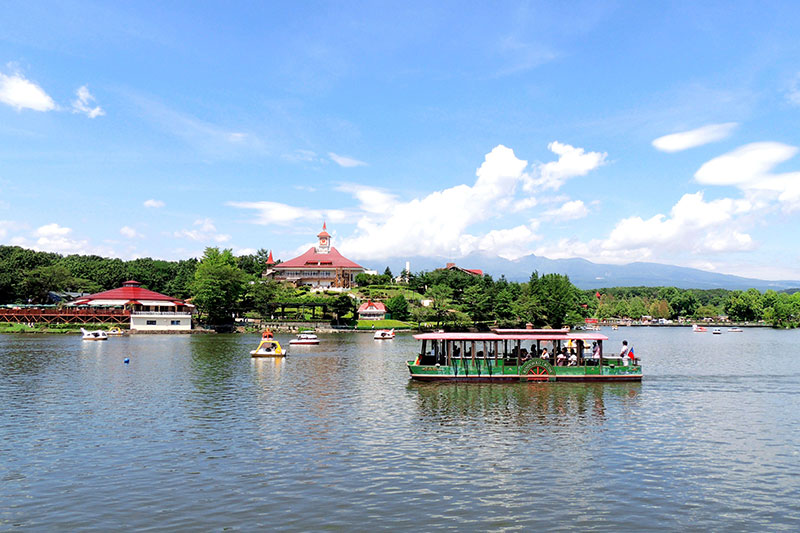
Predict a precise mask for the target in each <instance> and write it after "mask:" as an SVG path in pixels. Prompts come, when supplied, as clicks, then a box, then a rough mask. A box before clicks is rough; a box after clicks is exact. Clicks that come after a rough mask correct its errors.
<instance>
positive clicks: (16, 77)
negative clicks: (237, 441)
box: [0, 73, 56, 111]
mask: <svg viewBox="0 0 800 533" xmlns="http://www.w3.org/2000/svg"><path fill="white" fill-rule="evenodd" d="M0 102H2V103H4V104H6V105H10V106H11V107H13V108H15V109H16V110H17V111H21V110H23V109H32V110H34V111H52V110H53V109H55V108H56V103H55V102H54V101H53V99H52V98H50V96H49V95H48V94H47V93H46V92H45V91H44V89H42V88H41V87H39V86H38V85H37V84H35V83H34V82H32V81H30V80H28V79H26V78H25V77H24V76H23V75H22V74H12V75H10V76H6V75H5V74H2V73H0Z"/></svg>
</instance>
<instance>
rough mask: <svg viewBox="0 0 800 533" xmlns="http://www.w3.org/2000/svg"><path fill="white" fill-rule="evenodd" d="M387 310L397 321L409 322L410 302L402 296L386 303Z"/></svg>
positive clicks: (399, 295) (390, 299)
mask: <svg viewBox="0 0 800 533" xmlns="http://www.w3.org/2000/svg"><path fill="white" fill-rule="evenodd" d="M386 310H387V311H389V312H390V313H391V314H392V318H394V319H395V320H408V316H409V310H408V300H406V298H405V296H403V295H402V294H398V295H397V296H395V297H393V298H389V300H388V301H387V302H386Z"/></svg>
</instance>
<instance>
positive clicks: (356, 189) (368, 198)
mask: <svg viewBox="0 0 800 533" xmlns="http://www.w3.org/2000/svg"><path fill="white" fill-rule="evenodd" d="M336 190H337V191H341V192H346V193H350V194H353V195H354V196H355V197H356V198H357V199H358V201H359V202H360V204H359V207H360V208H361V209H362V210H363V211H366V212H367V213H385V212H387V211H388V210H390V209H391V208H392V207H393V206H394V204H395V203H396V200H397V197H396V196H395V195H393V194H391V193H388V192H386V191H382V190H380V189H376V188H374V187H366V186H363V185H354V184H348V183H345V184H343V185H340V186H338V187H336Z"/></svg>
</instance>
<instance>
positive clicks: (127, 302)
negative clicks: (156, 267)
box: [70, 280, 194, 331]
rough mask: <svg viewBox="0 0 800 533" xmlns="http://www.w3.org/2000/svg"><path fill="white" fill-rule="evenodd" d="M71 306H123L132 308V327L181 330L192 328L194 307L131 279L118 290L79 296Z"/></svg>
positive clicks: (152, 329) (138, 328)
mask: <svg viewBox="0 0 800 533" xmlns="http://www.w3.org/2000/svg"><path fill="white" fill-rule="evenodd" d="M70 305H72V306H89V307H91V308H101V307H103V308H114V307H117V308H123V309H128V310H129V311H130V317H131V321H130V329H135V330H142V331H148V330H150V331H155V330H165V331H170V330H172V331H181V330H190V329H192V312H193V311H194V306H193V305H192V304H189V303H186V302H184V301H183V300H180V299H177V298H172V297H171V296H167V295H165V294H161V293H158V292H154V291H150V290H147V289H143V288H142V287H141V283H139V282H138V281H134V280H130V281H126V282H125V283H123V284H122V287H119V288H118V289H112V290H110V291H104V292H98V293H97V294H90V295H89V296H84V297H81V298H78V299H77V300H75V301H74V302H72V303H71V304H70Z"/></svg>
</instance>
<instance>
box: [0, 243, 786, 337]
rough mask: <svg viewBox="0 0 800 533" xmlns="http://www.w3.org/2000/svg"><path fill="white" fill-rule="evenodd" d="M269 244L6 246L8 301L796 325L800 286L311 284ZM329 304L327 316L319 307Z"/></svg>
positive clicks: (546, 281) (215, 316)
mask: <svg viewBox="0 0 800 533" xmlns="http://www.w3.org/2000/svg"><path fill="white" fill-rule="evenodd" d="M266 259H267V253H266V251H265V250H260V251H259V252H257V253H256V254H252V255H243V256H238V257H237V256H234V255H233V254H232V252H231V251H230V250H219V249H218V248H208V249H206V251H205V254H204V255H203V257H202V258H200V259H186V260H181V261H163V260H157V259H150V258H141V259H134V260H131V261H122V260H120V259H109V258H103V257H99V256H95V255H90V256H85V255H67V256H62V255H59V254H54V253H47V252H36V251H33V250H27V249H24V248H20V247H17V246H0V304H47V303H51V295H52V293H64V292H80V293H93V292H99V291H103V290H109V289H113V288H116V287H119V286H120V285H121V284H122V283H123V282H124V281H126V280H130V279H135V280H137V281H139V282H140V283H142V285H143V286H144V287H145V288H148V289H151V290H154V291H156V292H161V293H164V294H169V295H171V296H175V297H179V298H192V301H193V302H194V303H195V305H197V307H198V309H199V310H200V311H201V312H202V313H203V316H204V319H205V320H206V321H208V322H209V323H212V324H218V323H226V322H230V321H232V320H233V319H234V317H236V316H251V317H259V318H269V317H273V316H275V315H276V314H281V313H283V314H281V316H285V312H286V308H287V307H288V308H292V309H295V312H297V313H300V315H299V318H300V319H303V318H309V317H308V316H307V315H305V314H303V313H305V312H306V311H305V310H304V309H305V308H306V307H308V308H310V309H311V318H314V319H319V318H323V319H331V320H335V321H339V322H341V321H342V320H344V319H345V318H346V317H350V318H352V317H353V315H354V311H355V308H356V305H357V304H358V302H359V301H360V300H362V299H367V298H372V299H377V300H382V301H384V302H385V304H386V306H387V309H388V310H389V311H390V312H391V313H392V316H393V318H395V319H398V320H404V321H413V322H416V323H431V324H435V325H436V326H437V327H465V326H469V325H486V324H498V325H501V326H520V325H524V324H526V323H531V324H533V325H534V326H537V327H545V326H552V327H561V326H563V325H577V324H581V323H583V322H584V319H585V318H588V317H596V318H601V319H607V318H612V317H616V318H631V319H634V320H639V319H641V318H642V317H652V318H653V319H672V320H675V319H678V318H684V319H689V320H699V319H703V318H718V317H721V316H727V317H729V318H730V319H731V320H733V321H739V322H744V321H747V322H758V321H765V322H766V323H768V324H772V325H775V326H779V327H796V326H797V325H798V321H799V320H800V293H794V294H789V293H786V292H782V293H778V292H775V291H767V292H765V293H763V294H762V293H761V292H759V291H757V290H755V289H750V290H748V291H729V290H725V289H714V290H696V289H689V290H685V289H677V288H675V287H618V288H611V289H601V290H597V291H596V290H588V291H583V290H579V289H577V288H576V287H575V286H574V285H573V284H572V283H571V282H570V281H569V278H568V277H566V276H563V275H559V274H543V275H540V274H539V273H537V272H534V273H532V274H531V277H530V279H529V280H528V281H527V282H524V283H516V282H510V281H507V280H506V279H505V278H503V277H500V278H499V279H497V280H495V279H493V278H492V277H491V276H489V275H484V276H482V277H479V276H472V275H470V274H466V273H464V272H459V271H451V270H435V271H432V272H419V273H408V272H404V273H403V275H402V276H401V277H400V278H401V279H403V280H404V281H403V282H400V283H398V282H395V281H394V279H393V277H392V273H391V271H390V270H389V268H388V267H387V268H386V270H385V271H384V273H383V274H382V275H377V276H369V275H365V274H362V275H359V276H358V278H357V282H358V283H359V287H358V288H357V289H355V290H354V291H352V292H351V293H350V294H349V295H348V294H341V293H333V292H331V293H325V292H322V293H318V292H311V291H309V290H308V288H307V287H301V288H294V287H292V286H288V285H285V284H281V283H277V282H274V281H266V280H263V279H262V278H261V273H262V272H263V271H264V270H265V268H266V267H265V265H266ZM315 309H321V314H320V316H318V315H316V314H314V313H315Z"/></svg>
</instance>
